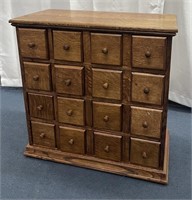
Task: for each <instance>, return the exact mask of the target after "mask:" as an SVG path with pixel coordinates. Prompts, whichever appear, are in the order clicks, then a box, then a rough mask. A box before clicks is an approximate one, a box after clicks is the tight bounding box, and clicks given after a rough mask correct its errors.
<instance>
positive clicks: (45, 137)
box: [31, 121, 55, 148]
mask: <svg viewBox="0 0 192 200" xmlns="http://www.w3.org/2000/svg"><path fill="white" fill-rule="evenodd" d="M31 128H32V135H33V144H35V145H39V146H45V147H50V148H55V125H54V124H47V123H41V122H34V121H32V122H31Z"/></svg>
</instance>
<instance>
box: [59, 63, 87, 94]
mask: <svg viewBox="0 0 192 200" xmlns="http://www.w3.org/2000/svg"><path fill="white" fill-rule="evenodd" d="M55 86H56V92H58V93H64V94H74V95H83V93H84V69H83V67H75V66H66V65H55Z"/></svg>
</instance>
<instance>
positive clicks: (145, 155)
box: [142, 151, 147, 159]
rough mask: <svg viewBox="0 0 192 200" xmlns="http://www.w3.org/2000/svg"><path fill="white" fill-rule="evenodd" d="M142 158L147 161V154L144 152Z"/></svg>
mask: <svg viewBox="0 0 192 200" xmlns="http://www.w3.org/2000/svg"><path fill="white" fill-rule="evenodd" d="M142 157H143V158H144V159H145V158H147V153H146V152H145V151H144V152H143V154H142Z"/></svg>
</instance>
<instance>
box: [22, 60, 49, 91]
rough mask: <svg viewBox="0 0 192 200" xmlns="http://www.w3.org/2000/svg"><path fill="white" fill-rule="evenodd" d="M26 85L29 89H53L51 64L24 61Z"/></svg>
mask: <svg viewBox="0 0 192 200" xmlns="http://www.w3.org/2000/svg"><path fill="white" fill-rule="evenodd" d="M24 72H25V85H26V88H28V89H34V90H45V91H50V90H51V74H50V65H49V64H41V63H31V62H24Z"/></svg>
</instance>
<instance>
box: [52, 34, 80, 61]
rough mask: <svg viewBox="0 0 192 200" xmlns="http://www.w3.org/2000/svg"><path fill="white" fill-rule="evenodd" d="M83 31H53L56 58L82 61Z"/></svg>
mask: <svg viewBox="0 0 192 200" xmlns="http://www.w3.org/2000/svg"><path fill="white" fill-rule="evenodd" d="M81 46H82V42H81V32H70V31H53V47H54V58H55V59H57V60H65V61H76V62H81V60H82V58H81V57H82V55H81Z"/></svg>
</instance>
